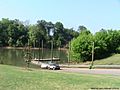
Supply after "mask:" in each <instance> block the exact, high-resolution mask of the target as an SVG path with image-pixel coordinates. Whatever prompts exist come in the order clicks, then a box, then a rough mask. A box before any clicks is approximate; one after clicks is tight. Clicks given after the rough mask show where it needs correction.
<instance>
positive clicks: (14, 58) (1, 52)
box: [0, 48, 67, 67]
mask: <svg viewBox="0 0 120 90" xmlns="http://www.w3.org/2000/svg"><path fill="white" fill-rule="evenodd" d="M24 53H25V51H24V50H23V49H2V48H0V63H2V64H6V65H14V66H20V67H25V66H26V62H25V60H24V55H25V54H24ZM31 53H32V57H34V58H39V53H40V57H42V56H41V55H42V54H41V50H40V51H39V50H31ZM59 56H60V62H59V63H67V53H66V51H65V50H61V51H59V50H53V57H59ZM43 58H51V50H49V49H45V50H44V51H43ZM30 66H31V67H36V66H35V65H30Z"/></svg>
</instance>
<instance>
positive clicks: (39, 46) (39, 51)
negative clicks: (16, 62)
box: [38, 39, 40, 63]
mask: <svg viewBox="0 0 120 90" xmlns="http://www.w3.org/2000/svg"><path fill="white" fill-rule="evenodd" d="M38 43H39V60H40V39H39V42H38ZM39 60H38V63H39Z"/></svg>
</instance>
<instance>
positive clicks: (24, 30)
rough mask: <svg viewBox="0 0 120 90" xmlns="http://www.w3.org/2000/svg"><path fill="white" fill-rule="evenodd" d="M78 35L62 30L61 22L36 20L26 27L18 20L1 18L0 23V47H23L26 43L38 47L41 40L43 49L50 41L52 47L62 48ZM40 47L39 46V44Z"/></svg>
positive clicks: (72, 31)
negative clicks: (52, 43) (52, 44)
mask: <svg viewBox="0 0 120 90" xmlns="http://www.w3.org/2000/svg"><path fill="white" fill-rule="evenodd" d="M78 35H79V33H78V32H77V31H75V30H73V28H71V29H68V28H64V26H63V24H62V23H61V22H56V23H55V24H53V23H52V22H47V21H45V20H38V21H37V23H36V24H33V25H27V24H25V23H23V22H21V21H19V20H18V19H15V20H9V19H6V18H3V19H2V20H1V21H0V46H1V47H2V46H12V47H24V46H25V45H26V44H27V43H28V39H29V41H30V44H31V45H32V46H34V44H35V45H36V47H38V46H39V43H40V42H41V40H43V42H44V47H46V48H47V47H50V44H51V40H53V42H54V47H56V48H57V47H59V45H60V44H61V46H62V47H64V46H65V45H67V44H68V42H69V41H70V40H72V39H73V38H75V37H77V36H78ZM40 45H41V44H40Z"/></svg>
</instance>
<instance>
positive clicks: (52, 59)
mask: <svg viewBox="0 0 120 90" xmlns="http://www.w3.org/2000/svg"><path fill="white" fill-rule="evenodd" d="M32 60H33V61H60V58H54V57H53V58H44V59H37V58H34V59H32Z"/></svg>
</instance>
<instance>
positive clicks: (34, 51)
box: [34, 41, 36, 59]
mask: <svg viewBox="0 0 120 90" xmlns="http://www.w3.org/2000/svg"><path fill="white" fill-rule="evenodd" d="M35 43H36V42H35V41H34V59H35Z"/></svg>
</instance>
